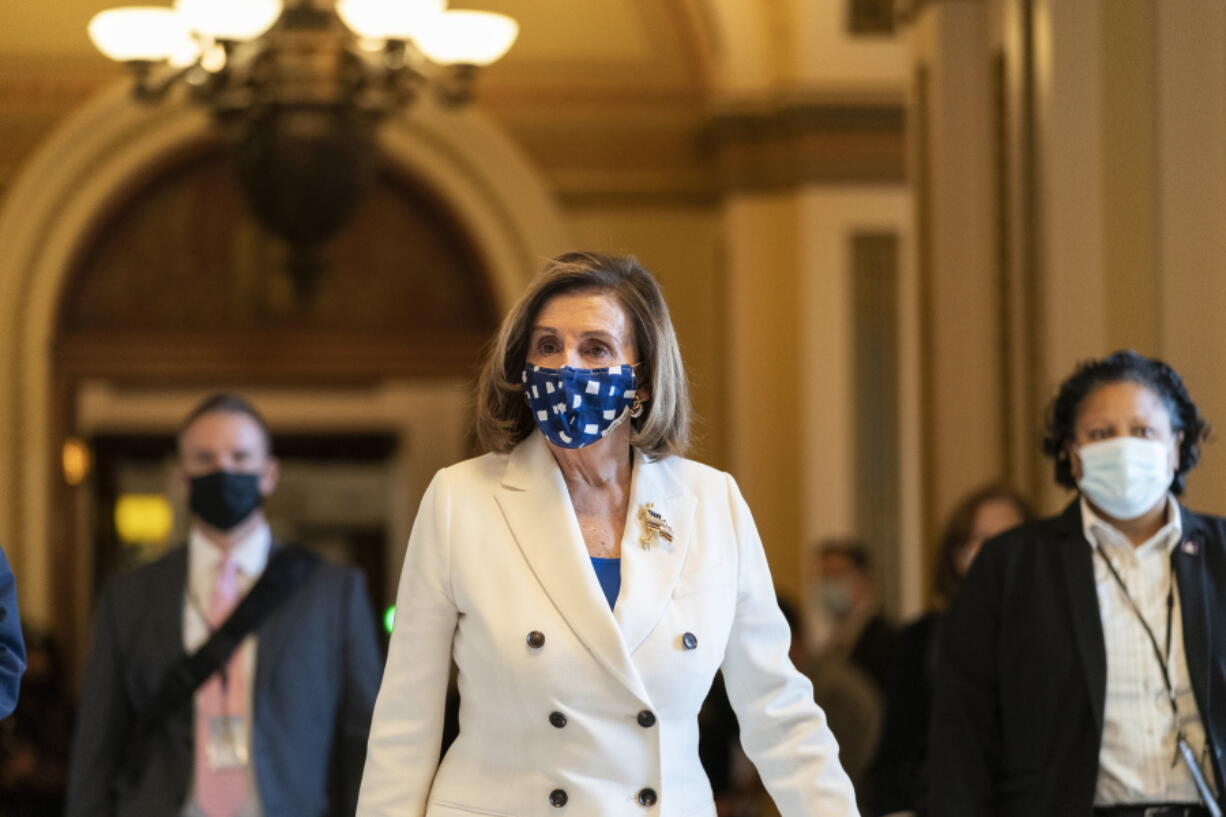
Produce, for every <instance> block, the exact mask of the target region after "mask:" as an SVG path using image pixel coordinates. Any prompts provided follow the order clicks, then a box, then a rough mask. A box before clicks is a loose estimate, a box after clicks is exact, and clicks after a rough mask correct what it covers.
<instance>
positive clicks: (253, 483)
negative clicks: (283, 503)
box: [187, 471, 263, 530]
mask: <svg viewBox="0 0 1226 817" xmlns="http://www.w3.org/2000/svg"><path fill="white" fill-rule="evenodd" d="M261 502H263V497H262V496H260V475H259V474H239V473H236V472H234V471H214V472H213V473H211V474H204V475H203V476H199V477H192V481H191V492H190V493H189V495H188V499H187V504H188V507H190V508H191V509H192V513H194V514H195V515H196V516H198V517H200V518H201V519H203V520H204V521H205V522H207V523H209V524H210V525H212V526H213V527H215V528H217V529H218V530H230V529H231V528H235V527H237V526H238V525H240V524H242V523H243V522H244V521H246V519H247V517H249V516H251V514H253V513H255V510H256V508H258V507H260V503H261Z"/></svg>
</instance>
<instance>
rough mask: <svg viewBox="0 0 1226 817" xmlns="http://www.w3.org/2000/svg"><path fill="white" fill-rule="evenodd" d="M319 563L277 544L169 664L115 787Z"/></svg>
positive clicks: (140, 768)
mask: <svg viewBox="0 0 1226 817" xmlns="http://www.w3.org/2000/svg"><path fill="white" fill-rule="evenodd" d="M318 564H319V556H317V555H316V554H314V553H312V552H310V551H309V550H306V549H305V548H302V547H298V546H286V547H281V548H278V549H277V550H276V551H274V552H273V554H272V556H271V558H270V559H269V560H268V565H267V566H266V567H265V568H264V572H263V574H261V576H260V578H259V579H258V580H257V581H256V583H255V586H253V587H252V588H251V592H249V593H248V594H247V595H246V596H244V597H243V599H242V601H240V602H239V603H238V606H237V607H235V608H234V611H233V612H232V613H230V616H229V618H227V619H226V620H225V621H223V622H222V623H221V626H220V627H218V628H217V629H216V630H214V631H213V634H212V635H210V636H209V638H208V640H207V641H205V642H204V644H203V645H201V647H200V648H199V649H197V650H196V651H195V652H193V653H192V654H191V655H184V656H181V657H180V658H179V659H178V660H177V661H175V662H174V663H173V664H171V665H170V667H169V668H168V669H167V670H166V674H165V675H163V676H162V681H161V683H160V684H159V685H158V690H157V693H156V694H155V695H154V696H153V701H152V703H150V705H149V707H148V708H147V709H146V710H145V711H144V712H143V713H141V714H140V716H139V717H138V718H137V722H136V726H135V728H134V730H133V734H132V735H131V737H130V738H129V739H128V743H127V746H126V747H125V751H124V760H123V763H122V764H121V766H120V772H119V774H118V775H117V776H116V783H117V785H119V786H128V785H133V784H135V783H136V782H137V781H139V779H140V776H141V774H142V773H143V772H144V770H145V767H146V765H147V764H148V760H149V752H150V749H151V747H152V743H153V734H154V732H156V731H157V729H158V728H159V727H160V726H161V725H162V724H163V723H164V722H165V720H166V719H167V718H169V717H170V716H171V715H172V714H174V712H176V711H177V710H178V709H179V708H180V707H182V706H184V705H185V704H187V703H189V702H190V701H191V699H192V696H193V695H194V694H195V692H196V690H197V689H198V688H199V687H200V685H201V684H203V683H204V682H205V681H206V680H207V679H208V678H209V676H211V675H212V674H213V673H214V672H216V671H217V669H218V667H220V666H221V665H222V664H224V663H225V662H226V660H227V659H229V657H230V655H231V654H233V652H234V650H235V649H236V648H237V647H238V645H239V644H240V643H242V641H243V639H244V638H246V637H247V636H248V635H249V634H251V633H252V632H254V631H255V629H256V628H257V627H259V626H260V624H261V623H262V622H263V621H264V620H265V619H267V618H268V616H269V615H270V614H271V613H272V612H273V611H274V610H276V609H277V607H278V606H280V604H281V603H282V602H283V601H285V600H286V599H288V598H289V597H290V596H291V595H292V594H293V592H294V591H295V590H296V589H298V587H299V586H300V585H301V584H302V583H303V581H304V580H305V579H306V578H307V577H308V576H309V575H310V574H311V572H312V571H313V570H314V569H315V567H316V566H317V565H318Z"/></svg>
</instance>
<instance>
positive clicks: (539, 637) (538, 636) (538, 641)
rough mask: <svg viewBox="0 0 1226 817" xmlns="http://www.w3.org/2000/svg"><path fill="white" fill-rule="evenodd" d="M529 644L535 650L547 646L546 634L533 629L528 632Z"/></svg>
mask: <svg viewBox="0 0 1226 817" xmlns="http://www.w3.org/2000/svg"><path fill="white" fill-rule="evenodd" d="M528 646H529V647H531V648H532V649H534V650H539V649H540V648H541V647H543V646H545V634H544V633H542V632H541V631H540V630H533V631H532V632H530V633H528Z"/></svg>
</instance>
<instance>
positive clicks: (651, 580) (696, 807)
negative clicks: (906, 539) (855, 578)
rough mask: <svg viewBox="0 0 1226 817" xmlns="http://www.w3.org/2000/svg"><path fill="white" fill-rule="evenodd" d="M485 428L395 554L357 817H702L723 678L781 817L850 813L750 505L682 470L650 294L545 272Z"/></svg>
mask: <svg viewBox="0 0 1226 817" xmlns="http://www.w3.org/2000/svg"><path fill="white" fill-rule="evenodd" d="M476 418H477V432H478V435H479V438H480V439H481V441H482V443H483V444H484V445H485V446H486V447H488V448H489V449H490V450H491V452H492V453H489V454H486V455H485V456H483V457H478V458H476V459H473V460H468V461H467V462H462V463H460V464H458V465H455V466H452V467H450V468H445V469H443V470H442V471H440V472H439V473H438V474H437V475H436V476H435V478H434V480H433V482H432V483H431V484H430V487H429V489H428V490H427V491H426V494H425V497H424V498H423V500H422V504H421V509H420V511H419V513H418V516H417V520H416V522H415V524H414V526H413V533H412V536H411V537H410V539H409V546H408V552H407V555H406V557H405V563H404V571H403V575H402V577H401V580H400V589H399V593H398V596H397V617H396V625H395V628H394V631H393V633H392V638H391V647H390V652H389V655H388V661H387V667H386V669H385V671H384V676H383V685H382V688H381V689H380V691H379V697H378V701H377V703H376V706H375V714H374V722H373V724H372V726H371V733H370V744H369V748H368V753H367V758H366V770H365V774H364V777H363V780H362V786H361V795H360V798H359V802H358V815H359V817H422V816H423V815H425V817H471V815H474V814H477V815H482V814H484V815H503V817H526V816H527V815H559V817H560V816H561V815H566V814H570V815H581V816H582V817H606V816H607V817H638V816H639V815H644V817H646V815H660V816H661V817H715V804H714V801H713V798H712V794H711V787H710V784H709V783H708V781H707V778H706V775H705V774H704V772H703V769H702V766H701V764H700V763H699V760H698V722H697V715H698V710H699V707H700V706H701V704H702V702H703V699H704V698H705V696H706V694H707V691H708V690H709V689H710V686H711V682H712V679H713V677H714V675H715V673H716V671H717V670H721V669H722V670H723V672H724V677H725V679H726V683H727V689H728V696H729V698H730V700H731V702H732V705H733V708H734V709H735V710H736V714H737V718H738V720H739V721H740V724H741V742H742V744H743V745H744V747H745V750H746V752H747V754H748V755H749V757H750V758H751V759H752V760H753V762H754V764H755V765H756V766H757V768H758V771H759V773H760V775H761V777H762V779H763V781H764V782H765V784H766V787H767V790H768V791H769V792H770V794H771V796H772V797H773V798H774V800H775V803H776V805H777V806H778V808H779V811H780V813H781V814H782V815H783V817H820V816H822V815H829V817H853V816H854V815H856V814H857V811H856V805H855V796H854V793H853V791H852V787H851V783H850V781H849V780H848V778H847V775H846V774H845V773H844V772H843V770H842V768H841V767H840V765H839V760H838V746H837V745H836V743H835V740H834V738H833V736H832V735H831V733H830V730H829V729H828V728H827V726H826V720H825V717H824V715H823V714H822V712H821V710H820V709H819V708H818V707H817V706H816V704H814V702H813V693H812V689H811V687H810V685H809V682H808V681H807V680H806V679H805V678H804V676H802V675H801V674H800V673H799V672H797V671H796V669H795V668H794V667H793V666H792V664H791V663H790V661H789V660H788V657H787V653H788V645H789V641H790V634H789V631H788V626H787V624H786V622H785V621H784V618H783V615H782V614H781V613H780V610H779V607H778V604H777V603H776V600H775V593H774V589H773V586H772V583H771V576H770V571H769V569H768V567H767V564H766V557H765V554H764V552H763V549H762V543H761V541H760V539H759V538H758V533H757V530H756V528H755V527H754V523H753V519H752V517H751V516H750V513H749V509H748V507H746V505H745V501H744V499H742V497H741V494H740V491H739V490H738V489H737V485H736V483H735V482H734V481H733V479H732V477H730V476H729V475H728V474H725V473H722V472H719V471H716V470H714V469H711V468H708V467H706V466H704V465H700V464H698V463H696V462H692V461H690V460H686V459H683V458H682V457H681V456H679V454H680V452H681V450H682V449H683V448H684V446H685V444H686V441H687V435H688V424H689V399H688V394H687V387H686V380H685V374H684V370H683V368H682V364H681V356H680V351H679V349H678V346H677V341H676V337H675V335H674V332H673V328H672V323H671V319H670V318H669V314H668V308H667V306H666V305H665V303H664V300H663V296H662V294H661V292H660V289H659V287H658V285H657V284H656V282H655V280H654V279H653V278H652V276H651V274H650V273H648V272H647V271H646V270H645V269H643V268H642V267H641V266H640V265H639V264H638V262H637V261H635V260H634V259H633V258H608V257H603V256H598V255H594V254H587V253H571V254H568V255H564V256H561V257H559V258H556V259H554V260H553V261H551V262H550V263H549V264H548V265H547V266H546V268H545V270H544V271H543V273H542V274H541V275H540V276H538V277H537V279H536V280H535V281H534V282H533V283H532V285H531V286H530V288H529V289H528V291H527V292H526V293H525V294H524V296H523V297H522V298H521V299H520V301H519V303H518V304H517V305H516V306H515V307H514V308H513V309H512V311H511V313H510V314H509V315H508V316H507V319H506V321H505V322H504V324H503V327H502V330H501V332H500V333H499V336H498V338H497V339H496V341H495V343H494V344H493V345H492V348H491V352H490V356H489V359H488V360H487V362H486V365H485V367H484V370H483V372H482V375H481V378H480V382H479V384H478V395H477V410H476ZM453 658H454V660H455V663H456V665H457V666H458V668H459V688H460V700H461V704H460V734H459V737H458V738H457V739H456V740H455V742H454V743H453V744H452V746H451V748H450V749H449V750H448V752H447V754H446V756H445V757H444V758H443V760H442V762H441V763H440V762H439V757H438V755H439V743H440V736H441V733H442V728H443V701H444V696H445V693H446V689H447V682H448V676H449V670H450V666H451V661H452V659H453Z"/></svg>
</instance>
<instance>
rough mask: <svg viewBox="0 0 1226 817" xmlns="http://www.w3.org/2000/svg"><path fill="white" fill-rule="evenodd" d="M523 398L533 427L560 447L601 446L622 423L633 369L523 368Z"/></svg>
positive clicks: (631, 396) (632, 390)
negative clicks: (535, 426) (534, 425)
mask: <svg viewBox="0 0 1226 817" xmlns="http://www.w3.org/2000/svg"><path fill="white" fill-rule="evenodd" d="M523 380H524V396H525V397H526V398H527V400H528V408H529V409H530V410H531V411H532V419H534V420H536V425H537V428H539V429H540V430H541V433H542V434H544V435H545V437H546V438H547V439H548V440H549V442H551V443H553V444H554V445H556V446H558V447H559V448H582V447H583V446H585V445H591V444H592V443H595V442H599V441H600V440H602V439H604V438H605V437H606V436H608V434H609V433H610V432H611V431H612V430H613V429H614V428H616V427H617V426H618V425H620V424H621V423H623V422H624V421H625V419H626V416H627V415H628V414H629V413H630V406H631V404H632V403H633V402H634V393H635V390H636V389H637V385H636V384H635V378H634V367H633V366H610V367H608V368H605V369H572V368H571V367H570V366H563V367H562V368H561V369H546V368H545V367H543V366H533V365H532V364H531V363H529V364H528V365H526V366H524V375H523Z"/></svg>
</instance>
